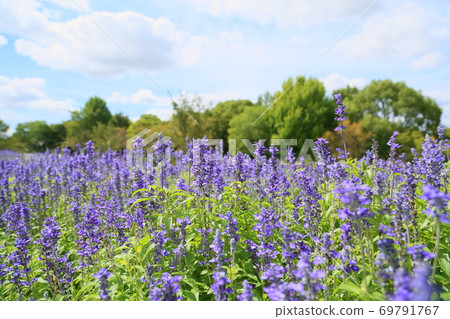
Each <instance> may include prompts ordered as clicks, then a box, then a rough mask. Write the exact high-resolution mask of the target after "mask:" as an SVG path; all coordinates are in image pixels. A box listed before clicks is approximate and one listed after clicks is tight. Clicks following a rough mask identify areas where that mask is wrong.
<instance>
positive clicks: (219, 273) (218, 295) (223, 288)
mask: <svg viewBox="0 0 450 319" xmlns="http://www.w3.org/2000/svg"><path fill="white" fill-rule="evenodd" d="M213 278H214V283H213V284H212V286H211V289H212V291H213V292H214V296H215V300H216V301H226V300H228V297H227V295H228V294H231V293H233V289H231V288H227V285H228V284H229V283H230V282H231V280H230V279H228V278H227V276H226V273H225V271H224V270H215V271H214V272H213Z"/></svg>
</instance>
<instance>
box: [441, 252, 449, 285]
mask: <svg viewBox="0 0 450 319" xmlns="http://www.w3.org/2000/svg"><path fill="white" fill-rule="evenodd" d="M438 260H439V265H440V266H441V269H442V271H443V272H444V274H445V275H446V276H447V278H449V279H450V258H449V255H448V254H446V255H444V257H441V258H439V259H438Z"/></svg>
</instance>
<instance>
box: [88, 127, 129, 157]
mask: <svg viewBox="0 0 450 319" xmlns="http://www.w3.org/2000/svg"><path fill="white" fill-rule="evenodd" d="M92 133H93V134H92V136H93V138H92V141H93V142H94V143H95V145H96V146H97V147H99V148H101V149H102V150H115V151H118V150H121V149H125V147H126V141H127V131H126V129H125V128H124V127H117V126H114V125H113V124H112V123H108V124H103V123H98V124H97V126H96V127H94V130H93V132H92Z"/></svg>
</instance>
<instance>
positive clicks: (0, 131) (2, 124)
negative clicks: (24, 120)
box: [0, 119, 9, 139]
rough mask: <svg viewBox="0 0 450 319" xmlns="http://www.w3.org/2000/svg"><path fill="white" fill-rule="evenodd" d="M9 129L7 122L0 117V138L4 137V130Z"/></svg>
mask: <svg viewBox="0 0 450 319" xmlns="http://www.w3.org/2000/svg"><path fill="white" fill-rule="evenodd" d="M8 130H9V126H8V124H6V123H5V122H3V120H2V119H0V139H5V138H6V132H7V131H8Z"/></svg>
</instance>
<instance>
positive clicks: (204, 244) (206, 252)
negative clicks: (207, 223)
mask: <svg viewBox="0 0 450 319" xmlns="http://www.w3.org/2000/svg"><path fill="white" fill-rule="evenodd" d="M197 231H198V232H199V233H200V235H201V238H202V239H201V242H200V249H198V250H197V254H198V255H199V256H202V257H203V258H204V259H205V260H207V261H208V258H209V256H210V252H211V248H210V242H209V234H210V233H211V232H212V228H209V229H200V228H199V229H197ZM199 264H200V265H202V266H203V265H204V264H205V262H204V261H203V260H200V261H199Z"/></svg>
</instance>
